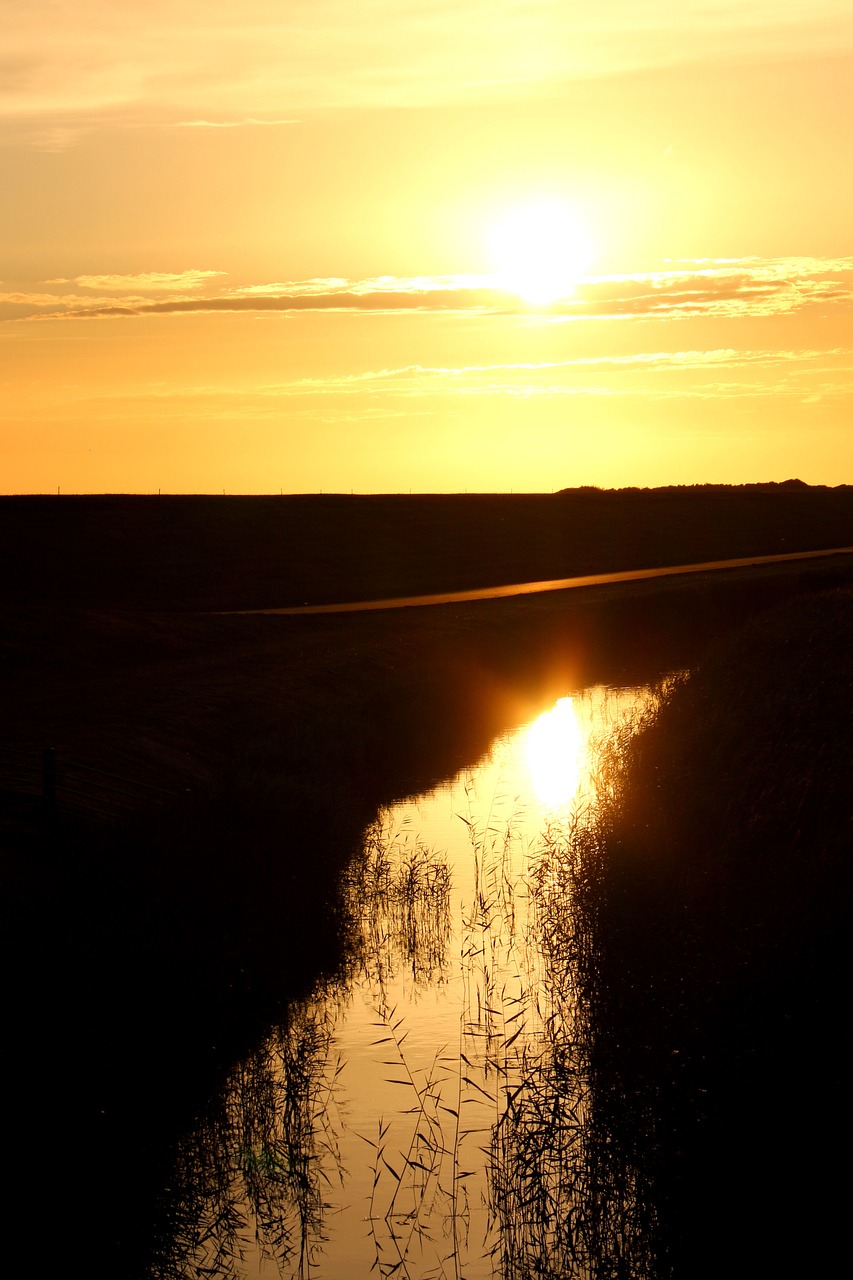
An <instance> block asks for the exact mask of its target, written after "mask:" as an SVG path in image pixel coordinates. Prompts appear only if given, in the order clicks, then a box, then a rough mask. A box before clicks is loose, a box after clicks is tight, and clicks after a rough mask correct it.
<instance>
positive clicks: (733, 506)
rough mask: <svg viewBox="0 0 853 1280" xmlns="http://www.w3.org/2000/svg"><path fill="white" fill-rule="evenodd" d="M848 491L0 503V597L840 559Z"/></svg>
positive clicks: (109, 604)
mask: <svg viewBox="0 0 853 1280" xmlns="http://www.w3.org/2000/svg"><path fill="white" fill-rule="evenodd" d="M851 530H853V488H851V487H849V486H839V487H838V488H835V489H828V488H823V487H816V488H810V487H808V486H806V485H800V484H798V483H794V482H792V483H790V484H783V485H744V486H715V485H708V486H693V487H684V488H670V489H636V490H634V489H622V490H597V489H572V490H566V491H564V492H561V493H557V494H547V495H542V494H516V495H512V494H469V495H465V494H454V495H426V496H423V495H416V496H411V495H409V496H393V495H392V496H385V495H377V496H355V497H345V496H339V495H328V496H319V495H302V496H290V497H287V496H285V497H230V498H229V497H202V496H198V497H186V496H182V497H169V496H164V497H123V496H116V497H21V498H11V497H6V498H0V598H2V599H4V600H5V601H7V602H10V603H11V602H12V601H16V602H18V601H20V602H24V601H27V602H30V603H44V602H46V601H48V602H50V603H52V604H59V603H62V604H66V605H71V606H73V607H76V608H101V609H103V608H123V609H133V610H138V609H159V610H164V609H165V610H175V609H242V608H246V609H249V608H264V607H266V608H274V607H277V606H279V607H280V606H285V605H291V604H302V603H305V602H307V603H311V604H315V603H324V602H330V601H333V602H334V601H345V600H361V599H377V598H382V597H385V596H394V595H410V594H416V593H422V594H427V593H431V592H438V591H452V590H464V589H469V588H475V587H484V586H493V585H499V584H502V583H510V582H525V581H538V580H541V579H546V578H560V577H570V576H574V575H579V574H584V573H599V572H607V571H611V570H612V571H617V570H621V569H636V568H651V567H654V566H657V565H664V564H684V563H688V562H691V561H694V562H698V561H703V560H709V559H727V558H732V557H735V556H747V555H752V554H755V555H761V554H773V553H776V552H784V551H798V550H803V551H804V550H811V549H819V548H824V547H833V546H844V545H847V543H849V542H850V537H851Z"/></svg>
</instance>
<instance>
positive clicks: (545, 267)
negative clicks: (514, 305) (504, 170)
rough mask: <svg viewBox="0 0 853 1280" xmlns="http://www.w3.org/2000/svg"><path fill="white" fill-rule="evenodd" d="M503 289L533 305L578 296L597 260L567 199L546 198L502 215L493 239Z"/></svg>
mask: <svg viewBox="0 0 853 1280" xmlns="http://www.w3.org/2000/svg"><path fill="white" fill-rule="evenodd" d="M488 250H489V257H490V259H491V263H492V268H493V273H494V274H493V279H494V282H495V284H496V286H497V287H498V288H499V289H505V290H506V291H507V292H508V293H514V294H517V295H518V297H520V298H523V299H524V301H525V302H528V303H530V305H531V306H550V305H551V304H552V303H554V302H557V301H558V300H559V299H560V298H564V297H566V296H567V295H569V294H571V293H573V292H574V289H575V286H576V284H577V283H578V281H579V280H580V279H581V278H582V276H583V275H584V274H585V272H586V271H587V270H588V268H589V265H590V262H591V260H592V244H591V242H590V240H589V237H588V235H587V234H586V231H585V230H584V228H583V226H582V225H581V223H580V222H579V221H578V218H577V216H576V214H575V212H574V210H573V209H572V207H571V206H570V205H569V204H568V203H567V202H566V201H563V200H557V199H543V200H536V201H531V202H530V203H528V204H522V205H517V206H516V207H515V208H512V209H509V210H507V211H506V212H504V213H503V214H502V216H501V217H499V218H498V219H497V220H496V221H495V222H494V223H493V225H492V227H491V229H490V231H489V235H488Z"/></svg>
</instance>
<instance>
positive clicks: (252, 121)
mask: <svg viewBox="0 0 853 1280" xmlns="http://www.w3.org/2000/svg"><path fill="white" fill-rule="evenodd" d="M299 123H300V121H299V120H297V119H295V118H291V119H287V120H258V119H256V118H255V117H254V116H246V117H245V118H244V119H242V120H175V121H174V122H173V123H172V128H173V129H246V128H250V127H252V126H259V127H261V128H271V127H274V126H277V125H287V124H299Z"/></svg>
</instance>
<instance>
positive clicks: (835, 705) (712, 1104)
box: [558, 593, 853, 1280]
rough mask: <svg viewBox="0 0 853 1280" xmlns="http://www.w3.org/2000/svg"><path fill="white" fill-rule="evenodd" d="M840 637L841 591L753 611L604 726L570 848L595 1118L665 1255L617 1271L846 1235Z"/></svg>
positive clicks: (848, 696) (740, 1258)
mask: <svg viewBox="0 0 853 1280" xmlns="http://www.w3.org/2000/svg"><path fill="white" fill-rule="evenodd" d="M851 645H853V597H851V595H850V594H849V593H837V594H835V595H831V596H826V597H816V598H814V599H813V600H812V601H810V602H809V603H808V604H807V605H806V604H804V603H803V602H797V603H796V604H795V605H792V606H787V607H784V608H782V609H780V610H778V611H776V612H775V613H772V614H769V615H767V616H766V617H764V618H762V619H760V620H756V622H755V623H754V624H752V625H751V626H750V627H748V628H747V629H746V630H745V631H743V632H742V633H740V634H739V635H738V636H737V637H736V638H732V639H731V640H730V641H729V642H727V643H725V644H723V645H721V646H720V647H719V648H718V649H716V650H715V651H714V652H713V653H711V654H709V655H708V656H707V657H706V658H705V660H704V661H703V662H702V663H701V664H700V666H699V668H698V670H696V671H695V672H694V673H693V674H691V676H690V678H689V679H688V680H686V681H679V682H677V683H676V684H675V685H674V686H672V687H671V688H670V689H669V690H668V691H667V692H665V693H664V695H663V699H662V702H661V705H660V707H659V708H658V710H657V711H656V712H655V713H654V714H653V715H652V716H651V718H650V719H649V721H648V723H646V724H645V725H643V727H642V728H641V730H640V732H638V733H636V734H634V735H632V736H628V737H626V738H624V739H622V740H621V741H618V742H616V743H614V744H612V748H611V756H610V764H609V772H608V774H607V776H606V777H605V779H604V783H605V786H604V793H603V799H602V804H601V808H600V811H599V813H598V814H597V816H596V820H595V822H594V824H593V827H592V828H591V830H589V831H588V832H587V833H586V834H585V835H584V836H583V838H582V840H581V844H580V845H579V846H578V845H576V846H575V847H574V848H573V849H564V850H563V858H564V860H565V858H568V859H569V863H568V870H569V880H570V882H571V884H572V885H573V887H574V893H575V901H576V904H577V912H578V914H577V916H576V918H575V920H574V921H573V923H572V925H571V930H569V931H564V934H563V937H564V941H566V943H567V952H566V963H569V961H571V962H572V963H578V964H579V965H580V976H581V981H582V989H583V992H584V997H585V1007H586V1012H587V1016H588V1019H589V1024H588V1031H589V1036H590V1050H591V1069H592V1077H591V1081H592V1110H591V1116H592V1126H593V1130H594V1133H595V1134H597V1141H598V1148H599V1156H600V1158H602V1159H604V1161H605V1165H606V1166H607V1168H608V1169H609V1170H610V1174H611V1176H612V1173H613V1170H614V1169H619V1168H621V1169H622V1171H623V1178H622V1182H623V1183H624V1182H625V1181H627V1182H629V1183H631V1184H633V1186H634V1194H635V1195H636V1197H637V1200H638V1202H639V1204H640V1205H641V1206H642V1205H645V1211H646V1214H647V1225H648V1232H649V1238H650V1241H651V1245H652V1249H653V1256H654V1265H653V1267H652V1269H651V1271H648V1270H646V1269H641V1270H637V1269H635V1267H633V1266H632V1265H631V1260H630V1258H629V1259H627V1260H626V1266H627V1267H628V1269H627V1270H625V1271H624V1272H614V1273H613V1274H620V1275H621V1274H625V1275H630V1276H643V1277H645V1276H647V1275H649V1274H651V1275H653V1276H654V1277H655V1278H656V1280H658V1278H663V1277H677V1278H678V1280H682V1278H683V1280H696V1278H698V1277H706V1276H707V1277H708V1278H709V1280H710V1278H711V1277H719V1276H720V1275H728V1276H744V1277H746V1276H755V1275H773V1276H791V1277H795V1276H796V1277H799V1276H802V1275H810V1274H832V1273H833V1271H834V1270H835V1269H836V1268H837V1266H838V1265H840V1263H841V1260H842V1259H843V1258H844V1257H845V1256H846V1231H845V1217H846V1194H845V1179H844V1177H843V1175H841V1174H840V1173H839V1167H838V1164H837V1163H836V1159H835V1157H834V1155H833V1154H832V1152H833V1150H836V1151H839V1152H842V1151H845V1150H846V1148H847V1143H848V1142H849V1137H850V1133H849V1100H848V1097H847V1092H848V1083H847V1074H848V1073H847V1070H846V1040H847V1030H846V1021H847V1019H846V1012H845V1011H846V1008H847V1004H848V999H849V985H850V979H851V972H850V960H849V942H848V939H849V929H850V922H851V905H853V904H851V887H853V864H851V859H850V840H851V798H850V778H851V766H853V758H851V757H852V756H853V677H851V667H850V659H849V655H850V653H851ZM558 862H559V858H558ZM615 1181H616V1183H617V1185H618V1183H619V1179H618V1178H616V1179H615ZM596 1274H598V1273H597V1272H596ZM606 1274H609V1272H608V1273H606Z"/></svg>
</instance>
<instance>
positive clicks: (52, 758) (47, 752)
mask: <svg viewBox="0 0 853 1280" xmlns="http://www.w3.org/2000/svg"><path fill="white" fill-rule="evenodd" d="M41 795H42V805H43V808H44V816H45V817H46V818H47V819H48V821H49V822H52V821H53V819H54V818H55V817H56V751H55V750H54V748H53V747H45V749H44V751H43V752H42V757H41Z"/></svg>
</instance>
